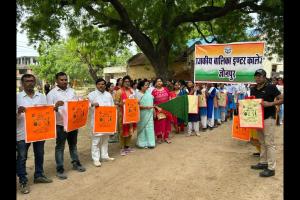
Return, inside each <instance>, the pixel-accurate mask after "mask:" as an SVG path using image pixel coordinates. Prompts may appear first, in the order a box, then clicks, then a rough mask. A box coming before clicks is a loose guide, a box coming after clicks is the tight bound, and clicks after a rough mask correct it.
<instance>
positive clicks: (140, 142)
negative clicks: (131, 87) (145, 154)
mask: <svg viewBox="0 0 300 200" xmlns="http://www.w3.org/2000/svg"><path fill="white" fill-rule="evenodd" d="M137 98H138V99H139V103H140V106H153V96H152V95H151V94H150V92H148V91H146V92H145V94H143V93H141V92H137ZM136 145H137V146H138V147H141V148H144V147H154V146H155V134H154V122H153V109H141V110H140V121H139V123H138V125H137V141H136Z"/></svg>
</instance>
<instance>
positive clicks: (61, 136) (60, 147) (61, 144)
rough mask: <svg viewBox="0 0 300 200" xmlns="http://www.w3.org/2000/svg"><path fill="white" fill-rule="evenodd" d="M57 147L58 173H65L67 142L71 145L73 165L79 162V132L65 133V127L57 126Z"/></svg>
mask: <svg viewBox="0 0 300 200" xmlns="http://www.w3.org/2000/svg"><path fill="white" fill-rule="evenodd" d="M56 133H57V137H56V146H55V161H56V171H64V150H65V143H66V140H67V141H68V145H69V152H70V156H71V159H72V163H74V162H79V158H78V153H77V135H78V130H74V131H71V132H65V131H64V127H63V126H59V125H57V126H56Z"/></svg>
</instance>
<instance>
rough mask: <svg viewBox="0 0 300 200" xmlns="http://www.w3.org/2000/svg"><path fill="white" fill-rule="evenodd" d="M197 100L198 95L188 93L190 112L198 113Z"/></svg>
mask: <svg viewBox="0 0 300 200" xmlns="http://www.w3.org/2000/svg"><path fill="white" fill-rule="evenodd" d="M198 101H199V97H198V96H196V95H188V102H189V113H190V114H198V110H199V109H198Z"/></svg>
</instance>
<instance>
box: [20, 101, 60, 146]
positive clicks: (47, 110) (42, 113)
mask: <svg viewBox="0 0 300 200" xmlns="http://www.w3.org/2000/svg"><path fill="white" fill-rule="evenodd" d="M55 123H56V118H55V111H54V106H52V105H51V106H50V105H49V106H32V107H26V111H25V122H24V124H25V142H26V143H30V142H37V141H43V140H49V139H55V138H56V124H55Z"/></svg>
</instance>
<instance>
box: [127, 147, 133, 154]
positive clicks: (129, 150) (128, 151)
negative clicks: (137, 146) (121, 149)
mask: <svg viewBox="0 0 300 200" xmlns="http://www.w3.org/2000/svg"><path fill="white" fill-rule="evenodd" d="M125 151H126V152H127V153H132V152H135V150H134V149H132V148H130V147H128V148H126V149H125Z"/></svg>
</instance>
